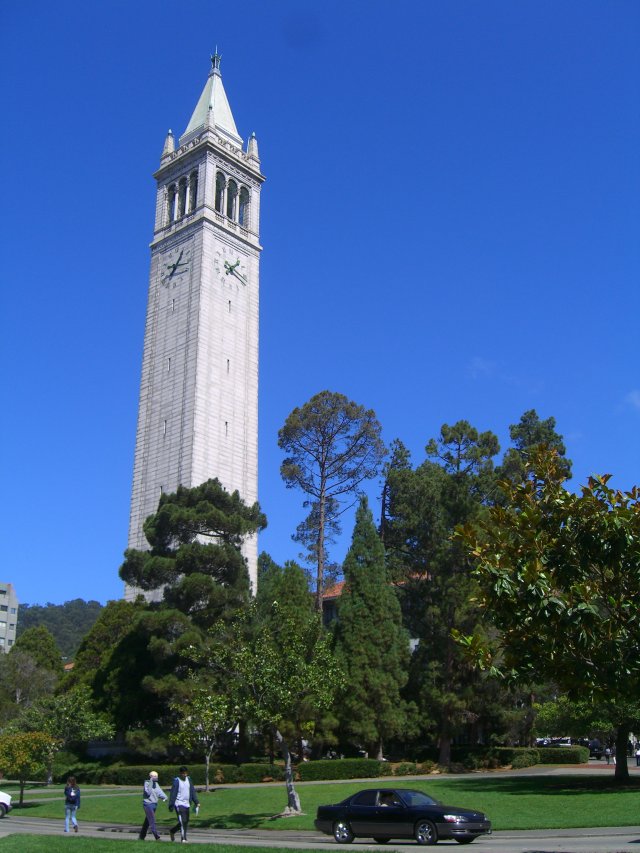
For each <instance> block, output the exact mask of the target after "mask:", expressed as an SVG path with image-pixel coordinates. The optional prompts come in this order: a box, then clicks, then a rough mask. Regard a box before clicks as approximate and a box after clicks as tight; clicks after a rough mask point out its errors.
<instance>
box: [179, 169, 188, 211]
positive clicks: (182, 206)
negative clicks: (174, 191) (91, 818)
mask: <svg viewBox="0 0 640 853" xmlns="http://www.w3.org/2000/svg"><path fill="white" fill-rule="evenodd" d="M186 207H187V179H186V178H181V179H180V183H179V184H178V216H177V219H182V217H183V216H184V214H185V211H186Z"/></svg>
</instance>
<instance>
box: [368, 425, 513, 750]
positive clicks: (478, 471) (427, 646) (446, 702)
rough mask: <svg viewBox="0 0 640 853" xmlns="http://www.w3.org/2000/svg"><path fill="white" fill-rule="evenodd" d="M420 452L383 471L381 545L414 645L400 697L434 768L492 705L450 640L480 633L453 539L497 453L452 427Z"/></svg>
mask: <svg viewBox="0 0 640 853" xmlns="http://www.w3.org/2000/svg"><path fill="white" fill-rule="evenodd" d="M426 450H427V455H428V456H429V457H431V458H429V459H427V460H425V462H423V463H422V464H421V465H419V466H418V467H417V468H416V469H411V468H408V467H407V465H406V459H405V458H404V457H400V460H399V461H400V464H398V465H396V466H394V467H393V468H390V469H389V471H388V474H387V480H386V484H385V485H386V488H387V501H388V503H387V507H388V508H387V518H386V521H385V547H386V549H387V555H388V565H389V568H390V571H391V573H392V577H393V578H394V579H395V581H396V583H398V584H399V592H400V595H401V605H402V607H403V612H404V617H405V621H406V625H407V627H408V630H409V633H410V636H411V637H413V638H416V639H418V640H419V644H418V646H417V649H416V650H415V651H414V653H413V655H412V657H411V663H410V676H409V683H408V685H407V689H406V691H405V693H406V695H407V698H410V699H413V700H414V701H415V702H416V703H417V705H418V707H419V709H420V712H421V721H422V725H423V729H424V730H425V731H435V733H436V734H437V739H438V744H439V762H440V763H441V764H442V765H448V764H449V762H450V757H451V742H452V739H453V737H454V736H455V735H456V734H457V733H458V732H460V731H462V730H463V729H468V728H469V726H470V725H471V724H473V725H475V726H477V727H480V726H481V725H482V723H483V721H484V723H485V724H486V722H487V708H488V707H490V704H489V703H488V702H487V701H485V699H486V698H487V688H488V686H487V685H485V684H484V683H483V679H482V678H481V677H480V676H479V675H478V674H477V673H474V670H473V667H472V666H471V664H470V663H469V662H468V661H467V660H466V659H465V655H464V654H463V652H462V650H461V649H460V647H459V646H458V645H457V643H456V642H455V641H454V638H453V634H452V632H453V631H454V630H459V631H463V632H464V633H476V632H479V633H480V634H482V635H484V630H485V629H484V627H483V626H482V624H481V622H482V620H481V614H480V612H479V610H478V608H477V606H476V605H475V603H474V595H475V591H476V590H475V581H474V579H473V578H472V577H471V563H470V560H469V559H468V557H467V556H466V554H465V553H464V550H463V549H462V548H461V547H460V544H459V543H457V542H454V541H452V540H451V534H452V532H453V530H454V528H455V526H456V525H457V524H460V523H462V522H464V521H470V520H472V519H475V518H477V517H480V516H481V515H482V513H483V512H484V511H485V504H486V502H487V500H488V495H490V494H491V492H492V490H493V487H494V481H493V463H492V457H493V456H494V455H495V454H496V453H497V452H498V450H499V446H498V442H497V439H496V437H495V436H494V435H493V434H492V433H490V432H484V433H479V432H478V430H476V429H475V428H474V427H472V426H471V425H470V424H469V423H468V422H467V421H458V422H457V423H456V424H454V425H453V426H449V425H447V424H444V425H443V427H442V428H441V431H440V435H439V436H438V437H437V438H435V439H431V440H430V441H429V442H428V443H427V446H426ZM403 460H404V461H403ZM488 692H489V694H490V693H491V689H490V688H488Z"/></svg>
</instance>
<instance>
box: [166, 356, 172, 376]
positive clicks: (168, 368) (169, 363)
mask: <svg viewBox="0 0 640 853" xmlns="http://www.w3.org/2000/svg"><path fill="white" fill-rule="evenodd" d="M170 371H171V356H169V357H168V358H167V373H169V372H170Z"/></svg>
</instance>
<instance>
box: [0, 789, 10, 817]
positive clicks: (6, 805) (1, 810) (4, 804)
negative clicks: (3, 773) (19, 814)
mask: <svg viewBox="0 0 640 853" xmlns="http://www.w3.org/2000/svg"><path fill="white" fill-rule="evenodd" d="M8 811H11V794H5V793H4V791H0V817H4V816H5V815H6V813H7V812H8Z"/></svg>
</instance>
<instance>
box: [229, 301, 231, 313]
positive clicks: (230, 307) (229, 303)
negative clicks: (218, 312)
mask: <svg viewBox="0 0 640 853" xmlns="http://www.w3.org/2000/svg"><path fill="white" fill-rule="evenodd" d="M229 314H231V300H229Z"/></svg>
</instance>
